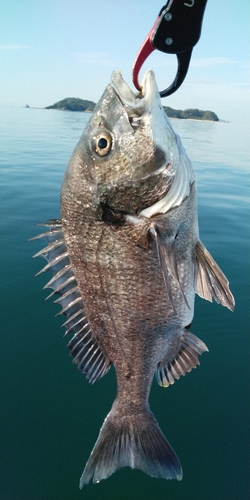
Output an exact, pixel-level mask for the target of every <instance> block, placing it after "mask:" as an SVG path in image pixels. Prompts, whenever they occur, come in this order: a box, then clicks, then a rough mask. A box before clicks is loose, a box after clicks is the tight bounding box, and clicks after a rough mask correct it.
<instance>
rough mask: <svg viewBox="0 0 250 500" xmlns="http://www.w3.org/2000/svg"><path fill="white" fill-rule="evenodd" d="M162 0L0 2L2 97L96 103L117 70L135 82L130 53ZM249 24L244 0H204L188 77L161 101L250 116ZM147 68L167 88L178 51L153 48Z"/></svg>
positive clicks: (20, 101) (40, 103) (21, 101)
mask: <svg viewBox="0 0 250 500" xmlns="http://www.w3.org/2000/svg"><path fill="white" fill-rule="evenodd" d="M195 1H198V0H195ZM165 3H166V2H165ZM163 5H164V0H163V1H161V0H160V1H158V0H116V1H115V0H0V19H1V27H0V44H1V45H0V49H1V50H0V72H1V87H0V99H1V103H2V104H8V105H9V104H11V105H17V106H24V105H25V104H29V105H30V106H37V107H44V106H47V105H50V104H53V103H54V102H56V101H59V100H61V99H63V98H65V97H80V98H82V99H89V100H93V101H95V102H96V101H98V99H99V98H100V96H101V94H102V92H103V90H104V88H105V87H106V85H107V84H108V83H109V80H110V75H111V72H112V70H114V69H121V70H122V72H123V76H124V78H125V79H126V81H127V82H128V83H129V84H130V85H132V81H131V68H132V65H133V62H134V58H135V56H136V54H137V51H138V49H139V47H140V45H141V43H142V42H143V40H144V38H145V37H146V35H147V33H148V31H149V30H150V29H151V27H152V25H153V23H154V21H155V19H156V17H157V15H158V13H159V10H160V8H161V7H162V6H163ZM249 26H250V1H249V0H208V2H207V7H206V11H205V16H204V21H203V29H202V34H201V38H200V41H199V42H198V44H197V45H196V47H195V48H194V50H193V57H192V61H191V66H190V69H189V73H188V76H187V78H186V80H185V82H184V84H183V85H182V87H181V88H180V89H179V90H178V91H177V92H176V93H175V94H174V95H172V96H170V97H168V98H165V99H163V100H162V102H163V104H164V105H166V106H171V107H174V108H179V109H185V108H191V107H195V108H200V109H204V110H205V109H210V110H212V111H215V112H216V113H217V114H218V116H219V118H221V119H225V120H230V121H240V122H242V121H243V122H249V121H250V79H249V73H250V71H249V67H250V54H249V50H250V37H249V32H250V27H249ZM148 68H152V69H153V70H154V71H155V73H156V77H157V82H158V86H159V88H160V89H164V88H166V87H167V86H168V85H169V84H170V83H171V82H172V80H173V79H174V76H175V73H176V57H175V56H173V55H167V54H163V53H160V52H156V51H155V52H154V53H153V54H152V55H151V56H150V57H149V59H148V60H147V61H146V63H145V65H144V67H143V70H142V73H143V72H144V70H146V69H148Z"/></svg>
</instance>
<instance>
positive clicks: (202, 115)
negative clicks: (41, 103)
mask: <svg viewBox="0 0 250 500" xmlns="http://www.w3.org/2000/svg"><path fill="white" fill-rule="evenodd" d="M95 105H96V103H95V102H93V101H88V100H84V99H80V98H79V97H66V99H62V101H58V102H56V103H55V104H52V105H51V106H46V108H45V109H60V110H62V111H65V110H66V111H83V112H91V111H93V109H94V107H95ZM163 108H164V110H165V111H166V113H167V115H168V117H169V118H180V119H189V120H190V119H192V120H209V121H213V122H218V121H219V118H218V116H217V115H216V114H215V113H214V112H213V111H202V110H200V109H192V108H191V109H184V111H182V110H181V109H173V108H170V107H169V106H163Z"/></svg>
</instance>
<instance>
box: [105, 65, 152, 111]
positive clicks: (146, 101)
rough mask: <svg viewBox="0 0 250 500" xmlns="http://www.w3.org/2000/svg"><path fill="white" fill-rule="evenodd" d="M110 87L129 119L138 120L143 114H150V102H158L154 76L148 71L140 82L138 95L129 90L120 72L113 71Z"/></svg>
mask: <svg viewBox="0 0 250 500" xmlns="http://www.w3.org/2000/svg"><path fill="white" fill-rule="evenodd" d="M111 86H112V87H113V89H114V91H115V93H116V95H117V97H118V98H119V100H120V101H121V103H122V105H123V106H124V108H125V109H126V111H127V113H128V116H129V118H138V117H140V116H142V115H143V114H144V113H147V112H150V110H151V109H152V102H155V101H159V103H160V93H159V90H158V87H157V84H156V80H155V74H154V72H153V71H152V70H151V69H149V70H148V71H147V72H146V73H145V75H144V77H143V80H142V89H141V91H140V92H139V93H135V92H133V91H132V90H131V88H130V87H129V85H128V84H127V83H126V82H125V80H123V78H122V72H121V71H119V70H116V71H113V73H112V75H111Z"/></svg>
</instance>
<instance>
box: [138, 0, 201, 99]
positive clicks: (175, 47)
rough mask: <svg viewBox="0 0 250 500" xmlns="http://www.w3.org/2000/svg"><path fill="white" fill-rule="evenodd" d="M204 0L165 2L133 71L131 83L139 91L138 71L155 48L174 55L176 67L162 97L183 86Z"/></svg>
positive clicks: (161, 93)
mask: <svg viewBox="0 0 250 500" xmlns="http://www.w3.org/2000/svg"><path fill="white" fill-rule="evenodd" d="M206 3H207V0H189V1H186V2H183V0H168V2H167V4H166V6H164V7H163V8H162V9H161V11H160V14H159V16H158V17H157V19H156V21H155V23H154V25H153V27H152V29H151V30H150V32H149V34H148V36H147V38H146V40H145V41H144V42H143V44H142V46H141V48H140V50H139V52H138V54H137V57H136V59H135V63H134V65H133V69H132V78H133V83H134V85H135V87H136V88H137V90H139V91H140V90H141V86H140V83H139V80H138V76H139V72H140V69H141V67H142V65H143V63H144V62H145V61H146V59H147V58H148V56H149V55H150V54H151V53H152V52H153V51H154V50H155V49H158V50H160V51H161V52H165V53H168V54H176V56H177V61H178V67H177V73H176V77H175V79H174V81H173V82H172V84H171V85H170V86H169V87H167V88H166V89H165V90H163V91H161V92H160V95H161V97H166V96H169V95H171V94H173V93H174V92H175V91H176V90H177V89H178V88H179V87H180V86H181V84H182V83H183V81H184V80H185V77H186V75H187V72H188V68H189V63H190V60H191V55H192V50H193V47H194V46H195V45H196V43H197V42H198V40H199V38H200V34H201V26H202V19H203V14H204V11H205V7H206Z"/></svg>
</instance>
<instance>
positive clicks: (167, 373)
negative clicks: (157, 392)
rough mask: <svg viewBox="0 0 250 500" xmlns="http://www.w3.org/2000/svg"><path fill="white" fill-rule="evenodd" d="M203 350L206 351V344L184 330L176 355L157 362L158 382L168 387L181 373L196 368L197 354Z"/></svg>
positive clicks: (184, 373) (183, 373)
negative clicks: (170, 358)
mask: <svg viewBox="0 0 250 500" xmlns="http://www.w3.org/2000/svg"><path fill="white" fill-rule="evenodd" d="M205 351H208V348H207V346H206V344H204V342H202V340H200V339H198V337H196V336H195V335H193V334H192V333H191V332H188V331H185V332H184V333H183V334H182V336H181V341H180V347H179V350H178V352H177V353H176V356H175V357H174V358H173V359H172V360H171V361H169V360H168V359H166V358H164V359H163V360H162V361H161V363H159V365H158V368H157V371H156V378H157V382H158V384H159V385H161V386H162V387H168V386H169V385H170V384H171V385H172V384H173V383H174V382H175V379H177V380H178V379H179V378H180V376H181V375H186V373H187V372H191V370H192V368H196V366H197V365H199V364H200V362H199V359H198V355H199V354H202V353H203V352H205Z"/></svg>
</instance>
